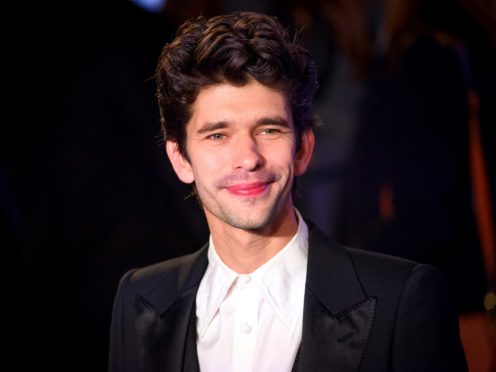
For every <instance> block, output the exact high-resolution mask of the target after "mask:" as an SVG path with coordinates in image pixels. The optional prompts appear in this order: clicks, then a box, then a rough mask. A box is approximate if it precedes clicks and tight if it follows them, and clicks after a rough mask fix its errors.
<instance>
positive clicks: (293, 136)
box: [157, 13, 317, 232]
mask: <svg viewBox="0 0 496 372" xmlns="http://www.w3.org/2000/svg"><path fill="white" fill-rule="evenodd" d="M157 82H158V99H159V106H160V111H161V115H162V125H163V128H164V132H165V137H166V149H167V154H168V156H169V158H170V160H171V163H172V165H173V167H174V170H175V172H176V174H177V175H178V177H179V179H181V181H183V182H186V183H194V186H195V191H196V193H197V196H198V198H199V200H200V202H201V204H202V206H203V208H204V211H205V214H206V217H207V220H208V223H209V227H210V229H211V230H212V228H213V226H226V225H229V226H231V227H235V228H238V229H244V230H258V231H265V232H267V231H268V230H267V228H268V229H269V230H270V229H271V227H274V226H275V225H278V224H284V223H287V222H288V218H287V217H288V216H289V217H290V219H291V218H292V217H291V216H292V215H293V216H294V213H293V203H292V191H293V181H294V179H295V177H296V176H299V175H301V174H303V173H304V172H305V170H306V169H307V166H308V164H309V162H310V158H311V154H312V150H313V145H314V136H313V131H312V127H313V126H314V124H315V119H314V116H313V113H312V99H313V95H314V93H315V90H316V88H317V82H316V72H315V67H314V64H313V62H312V61H311V59H310V57H309V55H308V53H307V52H306V51H305V50H304V49H303V48H302V47H300V46H298V45H296V44H294V43H292V42H291V41H290V40H289V36H288V35H287V33H286V32H285V30H284V29H283V28H282V27H281V25H280V24H279V23H277V22H276V21H275V20H274V19H273V18H270V17H268V16H264V15H260V14H255V13H236V14H231V15H226V16H217V17H214V18H211V19H205V18H202V17H200V18H197V19H196V20H194V21H188V22H187V23H185V24H184V25H183V26H182V27H181V28H180V30H179V32H178V36H177V37H176V39H175V40H174V41H173V42H172V43H170V44H169V45H167V46H166V47H165V48H164V51H163V53H162V56H161V58H160V60H159V66H158V68H157ZM293 221H294V220H293Z"/></svg>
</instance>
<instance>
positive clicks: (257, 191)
mask: <svg viewBox="0 0 496 372" xmlns="http://www.w3.org/2000/svg"><path fill="white" fill-rule="evenodd" d="M269 186H270V182H252V183H240V184H236V185H231V186H228V187H226V189H227V191H229V192H230V193H231V194H234V195H239V196H258V195H261V194H263V193H264V192H265V191H266V190H267V189H268V188H269Z"/></svg>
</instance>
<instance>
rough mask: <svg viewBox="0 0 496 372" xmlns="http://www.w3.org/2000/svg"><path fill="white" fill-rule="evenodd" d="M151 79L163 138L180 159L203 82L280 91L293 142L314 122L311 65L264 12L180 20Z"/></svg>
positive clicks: (313, 72) (314, 80) (304, 52)
mask: <svg viewBox="0 0 496 372" xmlns="http://www.w3.org/2000/svg"><path fill="white" fill-rule="evenodd" d="M155 78H156V82H157V97H158V105H159V109H160V121H161V125H162V130H163V132H164V137H165V139H166V140H171V141H174V142H176V143H177V144H178V146H179V150H180V152H181V153H182V154H183V155H184V156H185V157H186V158H187V152H186V124H187V123H188V121H189V120H190V118H191V115H192V110H191V109H192V105H193V103H194V102H195V100H196V97H197V96H198V93H199V91H200V89H202V88H204V87H206V86H209V85H214V84H219V83H230V84H234V85H237V86H242V85H244V84H246V83H248V82H249V81H250V80H252V79H254V80H256V81H258V82H259V83H261V84H263V85H265V86H268V87H271V88H275V89H278V90H280V91H282V92H283V93H284V94H285V95H286V98H287V99H288V102H289V104H290V107H291V110H292V116H293V121H294V124H295V127H296V135H297V142H298V143H299V139H300V138H301V133H302V131H303V130H305V129H307V128H311V127H313V126H314V125H315V124H316V117H315V115H314V114H313V110H312V100H313V96H314V94H315V91H316V90H317V72H316V67H315V64H314V62H313V60H312V59H311V57H310V55H309V53H308V52H307V50H305V49H304V48H303V47H302V46H300V45H298V44H297V43H296V42H295V41H294V40H291V39H290V37H289V34H288V33H287V32H286V30H285V29H284V28H283V27H282V25H281V24H280V23H279V22H278V21H277V20H276V19H275V18H273V17H270V16H267V15H263V14H258V13H252V12H239V13H232V14H228V15H220V16H215V17H212V18H205V17H203V16H200V17H198V18H195V19H190V20H188V21H186V22H185V23H184V24H183V25H182V26H181V27H180V28H179V30H178V31H177V34H176V37H175V39H174V40H173V41H172V42H171V43H169V44H166V45H165V46H164V48H163V50H162V53H161V55H160V58H159V61H158V66H157V69H156V75H155Z"/></svg>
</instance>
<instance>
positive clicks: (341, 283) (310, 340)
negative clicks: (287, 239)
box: [294, 228, 376, 372]
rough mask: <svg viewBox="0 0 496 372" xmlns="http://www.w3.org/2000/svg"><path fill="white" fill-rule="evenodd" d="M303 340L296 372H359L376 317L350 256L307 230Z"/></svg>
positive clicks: (373, 303)
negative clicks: (308, 233) (314, 371)
mask: <svg viewBox="0 0 496 372" xmlns="http://www.w3.org/2000/svg"><path fill="white" fill-rule="evenodd" d="M309 239H310V240H309V250H308V271H307V281H306V291H305V302H304V311H303V336H302V342H301V348H300V351H299V356H298V360H297V361H296V362H295V368H294V370H296V371H312V370H318V371H343V372H347V371H350V372H351V371H358V369H359V367H360V363H361V359H362V355H363V353H364V350H365V347H366V345H367V340H368V337H369V333H370V329H371V327H372V322H373V318H374V312H375V305H376V299H375V298H372V297H367V295H366V293H365V291H364V290H363V288H362V286H361V283H360V281H359V279H358V278H357V276H356V274H355V270H354V267H353V262H352V260H351V257H350V256H349V254H348V252H347V251H346V250H345V249H344V248H343V247H340V246H339V245H337V244H336V243H334V242H331V241H329V240H327V239H326V238H325V237H324V236H323V234H322V233H320V232H319V231H318V230H317V229H316V228H311V229H310V237H309Z"/></svg>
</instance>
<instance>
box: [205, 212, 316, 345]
mask: <svg viewBox="0 0 496 372" xmlns="http://www.w3.org/2000/svg"><path fill="white" fill-rule="evenodd" d="M295 212H296V215H297V217H298V229H297V231H296V234H295V235H294V236H293V238H292V239H291V240H290V241H289V242H288V243H287V244H286V245H285V246H284V247H283V248H282V249H281V250H280V251H279V252H278V253H277V254H276V255H275V256H274V257H272V258H271V259H270V260H269V261H267V262H266V263H264V264H263V265H262V266H260V267H259V268H258V269H256V270H255V271H254V272H253V273H251V274H249V276H250V277H251V278H252V281H253V283H254V284H256V285H257V286H259V288H260V289H261V290H262V292H263V294H264V298H265V299H266V301H267V303H268V304H269V305H270V306H271V308H272V309H273V311H274V312H275V314H276V315H277V317H278V318H279V319H280V320H281V321H282V323H283V324H284V325H286V327H288V329H289V330H290V332H293V331H294V330H295V328H296V326H297V324H298V319H299V317H300V315H301V313H302V311H303V299H304V293H305V280H306V271H307V260H308V227H307V225H306V223H305V221H304V220H303V218H302V217H301V214H300V213H299V211H298V210H296V209H295ZM242 276H246V275H242V274H241V275H240V274H238V273H236V272H235V271H233V270H232V269H231V268H229V267H228V266H227V265H226V264H225V263H224V262H223V261H222V259H221V258H220V257H219V255H218V254H217V252H216V250H215V246H214V244H213V240H212V237H211V236H210V241H209V248H208V267H207V270H206V272H205V275H204V276H203V279H202V281H201V283H200V288H199V289H198V294H197V298H196V303H197V304H196V305H197V316H198V330H199V334H200V336H201V335H202V334H203V333H204V332H205V330H206V328H207V327H208V325H209V324H210V322H211V321H212V319H213V317H214V316H215V314H216V312H217V310H218V309H219V307H220V305H221V303H222V301H223V300H224V298H225V296H226V294H227V292H228V291H229V288H231V286H232V284H233V282H234V281H235V280H236V279H237V278H238V277H242Z"/></svg>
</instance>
